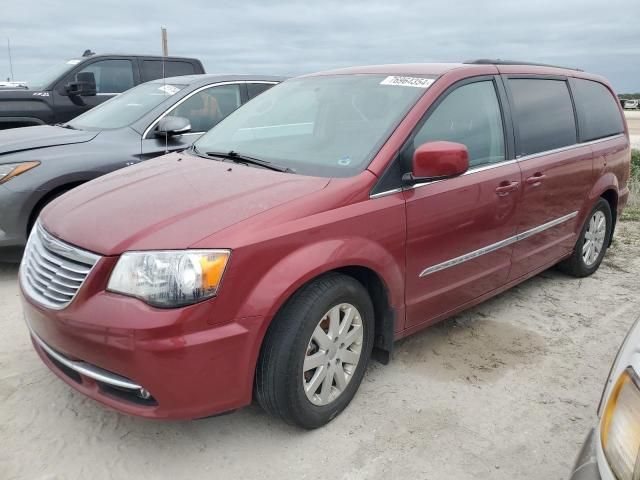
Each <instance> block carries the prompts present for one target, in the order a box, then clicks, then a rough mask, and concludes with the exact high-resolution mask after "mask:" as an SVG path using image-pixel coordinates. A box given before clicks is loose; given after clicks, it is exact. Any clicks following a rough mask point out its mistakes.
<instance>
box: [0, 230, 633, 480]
mask: <svg viewBox="0 0 640 480" xmlns="http://www.w3.org/2000/svg"><path fill="white" fill-rule="evenodd" d="M638 272H640V222H627V223H623V224H621V225H620V228H619V231H618V235H617V238H616V241H615V244H614V248H613V249H612V250H610V251H609V253H608V255H607V257H606V259H605V262H604V263H603V265H602V267H601V268H600V270H599V271H598V272H597V273H596V274H595V275H594V276H592V277H590V278H586V279H583V280H576V279H573V278H569V277H566V276H564V275H562V274H560V273H558V272H557V271H555V270H550V271H547V272H545V273H543V274H541V275H539V276H537V277H535V278H533V279H531V280H529V281H527V282H526V283H524V284H522V285H520V286H518V287H516V288H514V289H512V290H511V291H509V292H506V293H504V294H502V295H500V296H499V297H496V298H494V299H492V300H490V301H488V302H486V303H484V304H483V305H480V306H478V307H476V308H474V309H472V310H470V311H468V312H466V313H464V314H461V315H458V316H457V317H455V318H452V319H450V320H448V321H446V322H444V323H442V324H440V325H437V326H435V327H433V328H431V329H429V330H427V331H424V332H422V333H419V334H417V335H415V336H413V337H410V338H408V339H406V340H404V341H402V342H400V343H399V344H398V345H397V350H396V352H395V357H394V361H393V362H392V363H391V364H390V365H388V366H382V365H379V364H373V365H372V366H371V367H370V368H369V371H368V373H367V375H366V377H365V381H364V383H363V385H362V387H361V389H360V392H359V394H358V395H357V396H356V398H355V400H354V401H353V402H352V404H351V406H350V407H349V408H348V409H347V410H346V411H345V412H344V413H343V414H342V415H341V416H340V417H338V418H337V419H336V420H335V421H334V422H332V423H331V424H330V425H329V426H327V427H325V428H322V429H320V430H316V431H313V432H304V431H300V430H298V429H296V428H293V427H290V426H287V425H284V424H283V423H281V422H279V421H277V420H274V419H272V418H270V417H268V416H267V415H266V414H265V413H263V412H262V411H261V410H260V409H259V408H258V407H255V406H252V407H250V408H246V409H244V410H241V411H239V412H236V413H235V414H232V415H227V416H223V417H218V418H209V419H204V420H197V421H192V422H173V423H163V422H158V421H149V420H142V419H138V418H132V417H127V416H124V415H121V414H118V413H116V412H113V411H111V410H108V409H106V408H103V407H102V406H100V405H98V404H96V403H94V402H93V401H92V400H90V399H87V398H85V397H84V396H82V395H81V394H79V393H76V392H75V391H74V390H72V389H71V388H69V387H68V386H67V385H66V384H64V383H63V382H62V381H60V380H59V379H58V378H57V377H55V376H54V375H53V374H52V373H51V372H50V371H48V369H47V368H46V367H45V366H44V365H43V364H42V363H41V362H40V360H39V358H38V357H37V356H36V354H35V352H34V351H33V350H32V347H31V345H30V342H29V339H28V335H27V330H26V328H25V326H24V324H23V321H22V317H21V311H20V306H19V302H18V293H17V287H16V274H17V268H16V267H15V266H9V265H6V264H5V265H1V264H0V312H2V314H1V315H0V331H1V332H2V335H0V438H1V439H2V448H0V478H2V479H18V478H19V479H76V478H78V479H80V478H82V479H85V478H91V479H102V478H116V479H121V478H151V479H164V478H168V479H178V478H193V479H199V478H207V479H214V478H215V479H227V478H233V479H237V478H247V479H251V478H260V479H261V480H269V479H284V478H291V479H305V478H308V479H314V478H325V479H326V478H332V479H341V480H357V479H365V478H417V479H438V480H439V479H456V480H464V479H509V480H513V479H536V480H538V479H541V478H544V479H566V478H567V476H568V474H569V471H570V469H571V466H572V464H573V460H574V457H575V455H576V453H577V452H578V450H579V448H580V446H581V443H582V440H583V437H584V435H585V434H586V433H587V431H588V429H589V428H590V427H591V426H592V424H593V422H594V419H595V410H596V407H597V404H598V401H599V398H600V394H601V391H602V387H603V383H604V381H605V378H606V376H607V373H608V370H609V367H610V364H611V362H612V360H613V357H614V356H615V353H616V351H617V348H618V346H619V344H620V342H621V340H622V339H623V337H624V334H625V332H626V331H627V329H628V328H629V327H630V325H631V324H632V322H633V321H634V319H635V318H634V317H637V316H638V314H639V313H640V303H638V302H639V301H640V298H639V296H638V291H639V289H640V278H639V276H638Z"/></svg>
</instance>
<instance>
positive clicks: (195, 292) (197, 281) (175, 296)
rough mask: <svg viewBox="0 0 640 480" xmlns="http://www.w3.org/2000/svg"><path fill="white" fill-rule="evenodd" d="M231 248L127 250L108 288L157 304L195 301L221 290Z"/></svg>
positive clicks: (166, 305)
mask: <svg viewBox="0 0 640 480" xmlns="http://www.w3.org/2000/svg"><path fill="white" fill-rule="evenodd" d="M230 255H231V252H230V251H229V250H168V251H149V252H127V253H124V254H123V255H122V256H121V257H120V259H119V260H118V263H117V264H116V267H115V268H114V269H113V272H112V273H111V277H110V278H109V284H108V285H107V290H109V291H111V292H116V293H122V294H124V295H130V296H133V297H137V298H139V299H141V300H144V301H145V302H147V303H148V304H150V305H153V306H156V307H179V306H182V305H189V304H191V303H196V302H199V301H201V300H204V299H206V298H209V297H213V296H214V295H215V294H216V293H217V292H218V287H219V286H220V282H221V281H222V275H223V274H224V270H225V268H226V266H227V262H228V260H229V256H230Z"/></svg>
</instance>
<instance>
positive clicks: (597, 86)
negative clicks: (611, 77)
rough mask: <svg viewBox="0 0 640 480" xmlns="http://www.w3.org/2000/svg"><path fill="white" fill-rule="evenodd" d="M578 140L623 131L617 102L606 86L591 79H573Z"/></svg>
mask: <svg viewBox="0 0 640 480" xmlns="http://www.w3.org/2000/svg"><path fill="white" fill-rule="evenodd" d="M571 89H572V91H573V97H574V99H575V101H576V111H577V112H578V126H579V129H580V140H582V141H583V142H588V141H590V140H597V139H598V138H604V137H609V136H611V135H616V134H618V133H622V132H624V124H623V123H622V115H620V110H619V108H618V103H617V101H616V99H615V98H614V97H613V95H612V94H611V92H610V91H609V89H608V88H607V87H605V86H604V85H602V84H601V83H598V82H593V81H591V80H582V79H579V78H576V79H573V80H572V83H571Z"/></svg>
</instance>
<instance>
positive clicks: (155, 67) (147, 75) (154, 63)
mask: <svg viewBox="0 0 640 480" xmlns="http://www.w3.org/2000/svg"><path fill="white" fill-rule="evenodd" d="M194 73H195V69H194V68H193V64H191V63H189V62H180V61H175V60H167V61H166V62H164V76H165V78H167V77H179V76H180V75H193V74H194ZM158 78H162V60H143V61H142V81H143V82H148V81H149V80H157V79H158Z"/></svg>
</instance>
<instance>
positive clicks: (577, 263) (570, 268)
mask: <svg viewBox="0 0 640 480" xmlns="http://www.w3.org/2000/svg"><path fill="white" fill-rule="evenodd" d="M612 227H613V221H612V215H611V207H610V206H609V202H607V201H606V200H605V199H604V198H600V199H599V200H598V201H597V202H596V204H595V206H594V207H593V209H592V210H591V213H590V214H589V216H588V217H587V220H586V222H585V224H584V226H583V227H582V231H581V232H580V236H579V237H578V241H577V242H576V245H575V247H574V249H573V252H572V254H571V256H570V257H569V258H567V259H566V260H564V261H563V262H561V263H560V264H559V265H558V267H559V268H560V270H562V271H563V272H565V273H568V274H569V275H572V276H574V277H588V276H589V275H591V274H593V273H594V272H595V271H596V270H598V267H600V263H602V259H603V258H604V254H605V253H606V251H607V247H608V246H609V241H610V239H611V230H612Z"/></svg>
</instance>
